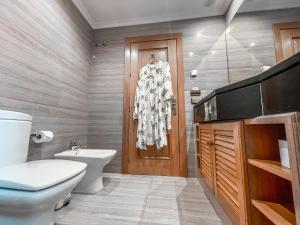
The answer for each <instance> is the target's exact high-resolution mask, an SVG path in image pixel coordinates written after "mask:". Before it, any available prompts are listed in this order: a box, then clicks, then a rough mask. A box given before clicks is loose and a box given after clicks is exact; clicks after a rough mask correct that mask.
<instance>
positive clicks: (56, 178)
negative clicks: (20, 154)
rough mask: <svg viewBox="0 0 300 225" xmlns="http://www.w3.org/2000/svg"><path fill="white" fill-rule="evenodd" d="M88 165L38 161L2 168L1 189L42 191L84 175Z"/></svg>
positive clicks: (0, 170) (67, 161)
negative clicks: (81, 174)
mask: <svg viewBox="0 0 300 225" xmlns="http://www.w3.org/2000/svg"><path fill="white" fill-rule="evenodd" d="M86 167H87V165H86V164H85V163H82V162H75V161H69V160H38V161H30V162H26V163H20V164H15V165H12V166H6V167H2V168H0V189H13V190H22V191H32V192H34V191H40V190H43V189H46V188H49V187H52V186H55V185H57V184H59V183H62V182H64V181H66V180H68V179H70V178H72V177H75V176H76V175H78V174H80V173H82V172H83V171H84V170H85V169H86Z"/></svg>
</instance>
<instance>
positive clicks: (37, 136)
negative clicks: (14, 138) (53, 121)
mask: <svg viewBox="0 0 300 225" xmlns="http://www.w3.org/2000/svg"><path fill="white" fill-rule="evenodd" d="M30 137H31V138H32V141H33V142H35V143H36V144H42V143H47V142H50V141H52V139H53V138H54V134H53V132H52V131H46V130H39V131H35V132H32V133H31V134H30Z"/></svg>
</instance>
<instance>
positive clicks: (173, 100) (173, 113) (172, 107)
mask: <svg viewBox="0 0 300 225" xmlns="http://www.w3.org/2000/svg"><path fill="white" fill-rule="evenodd" d="M176 102H177V101H176V98H175V97H173V98H172V100H171V109H172V115H173V116H176V114H177V112H176Z"/></svg>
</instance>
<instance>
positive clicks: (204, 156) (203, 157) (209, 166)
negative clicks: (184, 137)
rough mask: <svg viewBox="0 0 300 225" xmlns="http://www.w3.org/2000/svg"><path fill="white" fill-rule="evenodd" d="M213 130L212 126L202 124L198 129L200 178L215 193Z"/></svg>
mask: <svg viewBox="0 0 300 225" xmlns="http://www.w3.org/2000/svg"><path fill="white" fill-rule="evenodd" d="M211 129H212V128H211V125H210V124H200V125H199V127H198V139H199V158H200V160H199V164H200V165H199V168H200V176H201V177H202V178H203V179H204V181H205V182H206V184H207V186H208V187H209V188H210V190H211V191H212V192H214V159H213V157H214V154H213V149H212V130H211Z"/></svg>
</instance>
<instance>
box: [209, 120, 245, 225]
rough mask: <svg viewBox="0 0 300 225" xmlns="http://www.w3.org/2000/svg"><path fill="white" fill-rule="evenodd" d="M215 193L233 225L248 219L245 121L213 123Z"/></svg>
mask: <svg viewBox="0 0 300 225" xmlns="http://www.w3.org/2000/svg"><path fill="white" fill-rule="evenodd" d="M212 137H213V152H214V160H215V165H214V166H215V175H214V179H215V181H214V183H215V195H216V198H217V200H218V201H219V203H220V204H221V205H222V207H223V208H224V210H225V211H226V212H227V214H228V215H229V217H230V218H231V220H232V222H233V224H235V225H237V224H240V225H245V224H248V222H247V205H246V204H247V202H248V201H247V199H246V198H247V195H246V185H245V173H244V168H245V165H246V164H245V161H246V159H244V157H243V156H244V155H243V154H244V143H243V124H242V122H232V123H220V124H217V123H216V124H213V125H212Z"/></svg>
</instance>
